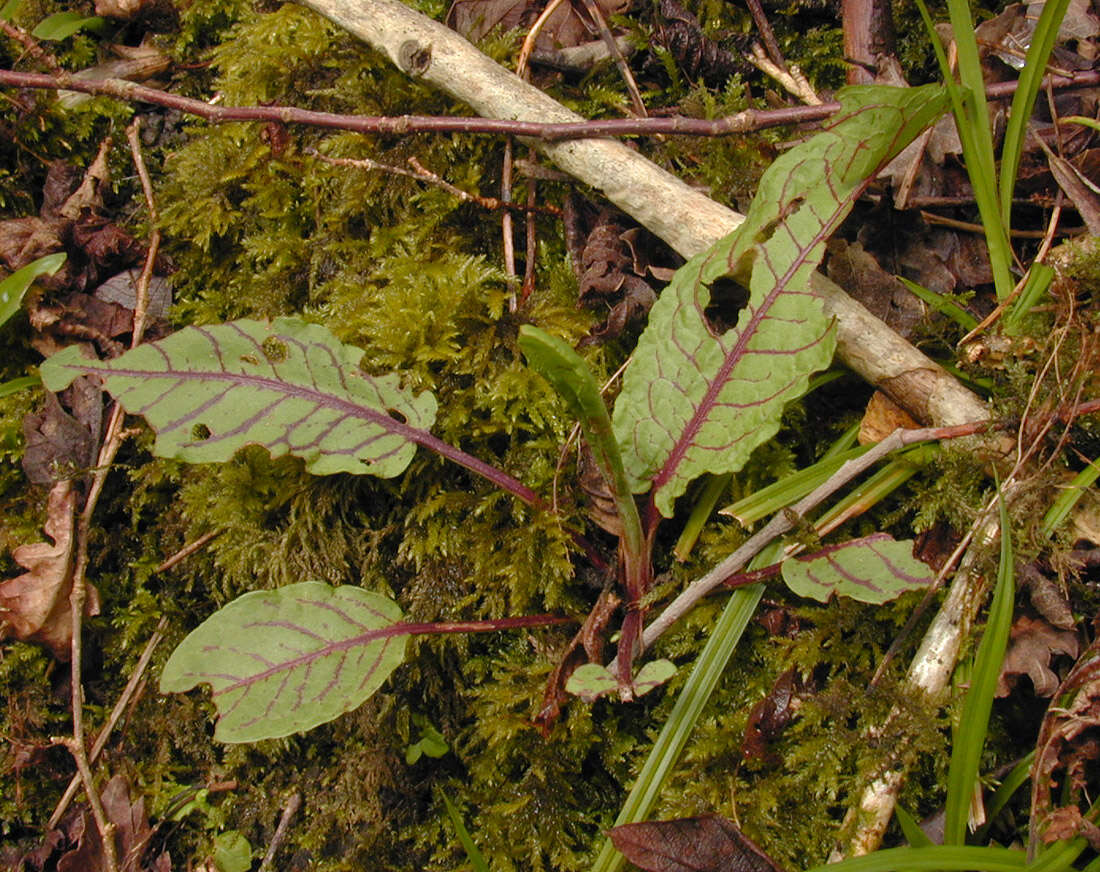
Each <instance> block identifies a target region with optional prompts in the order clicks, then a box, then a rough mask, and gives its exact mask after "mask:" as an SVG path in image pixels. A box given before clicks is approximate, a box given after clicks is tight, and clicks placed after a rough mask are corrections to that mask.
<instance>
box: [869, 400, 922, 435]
mask: <svg viewBox="0 0 1100 872" xmlns="http://www.w3.org/2000/svg"><path fill="white" fill-rule="evenodd" d="M899 427H902V428H904V429H906V430H916V429H919V428H920V423H919V422H918V421H917V420H916V419H915V418H914V417H913V416H912V415H910V414H909V413H908V412H907V411H905V409H903V408H902V407H901V406H899V405H898V404H897V403H895V402H894V401H893V400H891V399H890V398H889V397H888V396H887V395H886V394H884V393H883V392H882V391H875V392H874V394H873V395H872V396H871V399H870V401H869V402H868V403H867V409H866V410H865V411H864V412H863V419H862V420H861V421H860V422H859V444H860V445H870V444H872V443H874V442H880V441H881V440H883V439H885V438H886V437H887V436H889V435H890V434H891V433H893V432H894V431H895V430H897V429H898V428H899Z"/></svg>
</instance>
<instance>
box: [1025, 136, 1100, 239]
mask: <svg viewBox="0 0 1100 872" xmlns="http://www.w3.org/2000/svg"><path fill="white" fill-rule="evenodd" d="M1040 141H1041V140H1040ZM1043 148H1044V150H1045V151H1046V153H1047V161H1048V162H1049V163H1050V171H1051V173H1052V174H1053V175H1054V179H1055V181H1057V182H1058V187H1060V188H1061V189H1062V190H1063V191H1065V194H1066V196H1067V197H1069V199H1070V200H1071V201H1072V202H1073V205H1074V206H1075V207H1076V208H1077V213H1078V214H1079V215H1080V216H1081V220H1083V221H1084V222H1085V226H1086V227H1088V229H1089V234H1090V235H1092V236H1100V188H1098V187H1097V185H1096V183H1095V182H1093V181H1092V180H1091V179H1089V178H1087V177H1086V176H1085V174H1084V173H1082V172H1081V171H1080V170H1079V169H1077V167H1075V166H1074V165H1073V164H1071V163H1070V162H1069V161H1068V160H1066V159H1065V158H1062V157H1059V156H1058V155H1056V154H1054V152H1052V151H1050V150H1049V149H1048V148H1046V146H1045V145H1044V146H1043Z"/></svg>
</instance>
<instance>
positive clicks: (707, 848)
mask: <svg viewBox="0 0 1100 872" xmlns="http://www.w3.org/2000/svg"><path fill="white" fill-rule="evenodd" d="M608 835H609V836H610V837H611V842H612V844H614V845H615V847H616V848H618V849H619V851H621V852H622V854H623V856H624V857H626V858H627V859H628V860H629V861H630V862H631V863H633V864H634V865H635V866H637V867H638V868H640V869H645V870H646V872H782V869H781V867H780V866H779V865H778V864H777V863H776V862H775V861H774V860H772V859H771V857H769V856H768V855H767V854H765V853H764V852H763V851H762V850H760V848H758V847H757V846H756V845H754V844H753V843H752V841H751V840H750V839H749V838H748V837H747V836H745V835H744V834H742V833H741V831H740V830H739V829H737V827H736V826H734V825H733V822H732V821H729V820H727V819H726V818H724V817H721V816H719V815H702V816H700V817H693V818H680V819H678V820H671V821H647V822H645V823H640V824H623V825H622V826H618V827H614V828H613V829H611V830H610V831H608Z"/></svg>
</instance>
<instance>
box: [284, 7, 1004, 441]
mask: <svg viewBox="0 0 1100 872" xmlns="http://www.w3.org/2000/svg"><path fill="white" fill-rule="evenodd" d="M302 2H304V3H305V5H307V6H309V7H310V8H312V9H315V10H316V11H317V12H319V13H321V14H322V15H324V16H325V17H327V18H329V19H331V20H332V21H334V22H335V23H337V24H339V25H340V26H342V27H344V28H345V29H347V30H348V31H350V32H351V33H353V34H354V35H355V36H358V37H359V38H360V39H363V40H364V41H366V42H368V43H369V44H370V45H372V46H373V47H374V48H376V49H378V50H379V51H381V52H384V53H385V54H386V55H388V56H389V57H390V58H391V60H393V62H394V63H395V64H397V66H398V67H399V68H400V69H402V70H403V71H405V72H406V73H408V74H409V75H410V76H413V77H416V78H419V79H422V80H423V81H425V82H429V83H431V84H432V85H434V86H436V87H438V88H439V89H440V90H442V91H445V92H447V93H448V94H450V95H451V96H452V97H455V98H456V99H458V100H461V101H462V102H464V103H467V104H468V105H470V106H471V107H472V108H473V109H474V111H476V112H477V113H478V114H480V115H483V116H485V117H488V118H511V119H523V120H539V121H581V120H583V119H581V118H580V116H578V115H576V114H574V113H573V112H570V111H569V110H568V109H566V108H565V107H564V106H562V105H561V104H560V103H558V102H557V101H556V100H554V99H552V98H551V97H548V96H547V95H546V94H544V93H542V92H541V91H539V90H538V89H537V88H535V87H533V86H532V85H530V84H528V83H527V82H524V81H523V80H522V79H520V78H519V77H518V76H515V75H513V74H512V73H510V72H509V71H508V70H506V69H504V68H503V67H502V66H500V65H499V64H497V63H495V62H494V61H492V60H491V59H489V58H488V57H486V56H485V55H484V54H482V53H481V52H480V51H478V50H477V49H476V48H474V47H473V46H472V45H470V43H469V42H467V41H466V40H465V39H463V38H462V37H461V36H459V35H458V34H457V33H455V32H454V31H452V30H449V29H448V28H446V27H444V26H443V25H441V24H439V23H438V22H435V21H432V20H431V19H430V18H426V17H425V16H423V15H421V14H420V13H418V12H415V11H413V10H412V9H409V8H408V7H407V6H405V5H404V4H402V3H401V2H399V0H302ZM531 144H532V145H533V146H535V147H536V148H538V149H539V150H540V151H542V152H543V153H544V154H545V155H546V156H547V157H549V158H550V159H551V160H552V161H553V162H554V163H556V164H557V165H558V166H559V167H560V168H561V169H563V170H564V171H565V172H567V173H569V174H570V175H572V176H574V177H575V178H577V179H579V180H580V181H582V182H584V183H585V184H587V185H590V186H591V187H593V188H595V189H597V190H599V191H600V192H602V193H603V195H604V196H605V197H607V199H608V200H610V201H611V202H612V203H614V204H615V205H616V206H618V207H619V208H620V209H622V210H623V211H624V212H626V213H628V214H629V215H631V216H633V217H634V218H635V219H636V220H637V221H638V222H639V223H641V224H643V225H645V226H646V227H647V228H648V229H649V230H651V231H652V232H653V233H655V234H656V235H657V236H659V237H661V238H662V239H663V240H665V242H667V243H668V244H669V245H670V246H672V247H673V248H674V249H676V250H677V251H678V252H680V254H682V255H684V256H688V257H689V256H691V255H693V254H697V253H698V252H700V251H703V250H704V249H706V248H708V247H709V246H710V245H712V244H713V243H714V242H715V241H717V240H718V239H720V238H722V237H723V236H725V235H726V234H728V233H730V232H731V231H732V230H734V229H735V228H736V227H737V226H738V225H739V224H740V223H741V222H742V221H743V220H744V216H742V215H739V214H738V213H736V212H734V211H733V210H731V209H727V208H726V207H725V206H722V205H720V204H718V203H716V202H714V201H713V200H711V199H710V198H709V197H707V196H706V195H704V194H702V193H700V192H699V191H696V190H695V189H693V188H691V187H689V186H688V185H687V184H685V183H684V182H683V181H681V180H680V179H678V178H676V177H675V176H673V175H671V174H670V173H667V172H665V171H664V170H663V169H661V168H660V167H658V166H657V165H655V164H654V163H652V162H651V161H649V160H647V159H646V158H644V157H642V156H641V155H640V154H638V153H637V152H636V151H632V150H631V149H629V148H627V147H626V146H625V145H623V144H622V143H620V142H615V141H612V140H604V139H585V140H576V141H570V142H557V143H548V142H532V143H531ZM814 287H815V288H816V290H817V291H818V293H820V294H821V295H822V297H823V298H824V300H825V310H826V313H827V314H828V315H830V316H831V317H834V318H836V324H837V352H838V354H839V356H840V358H841V360H843V361H844V362H845V363H846V364H847V365H848V366H850V367H851V368H852V369H853V370H855V371H856V372H858V373H859V374H860V375H861V376H863V378H865V379H866V380H867V381H869V382H870V383H871V384H873V385H875V386H877V387H879V388H880V389H882V390H883V391H885V392H886V393H888V394H889V395H890V396H891V398H892V399H894V400H895V401H897V402H898V403H899V404H900V405H902V406H904V407H905V408H906V409H908V410H909V411H910V412H912V413H913V414H914V415H915V416H916V417H917V418H919V419H921V420H922V421H924V422H925V423H927V424H932V425H935V426H947V425H951V424H963V423H966V422H968V421H977V420H981V419H983V418H985V417H986V416H987V415H988V411H987V410H986V407H985V404H984V403H983V402H982V401H981V400H980V399H979V398H978V397H977V396H975V395H974V394H973V393H971V392H970V391H968V390H967V389H966V388H964V387H963V386H962V385H960V384H959V383H958V382H957V381H956V380H955V379H954V378H953V377H952V376H951V375H950V374H948V373H947V372H945V371H944V370H943V369H941V368H940V367H939V366H938V365H936V364H935V363H934V362H933V361H932V360H930V359H929V358H927V357H926V356H925V355H923V354H921V353H920V352H919V351H917V349H916V348H914V347H913V346H912V345H910V344H909V343H908V342H906V341H905V340H904V339H902V338H901V337H900V336H898V334H897V333H895V332H894V331H893V330H891V329H890V328H888V327H887V326H886V325H885V324H883V323H882V321H880V320H879V319H878V318H876V317H874V316H873V315H872V314H871V313H870V312H868V311H867V309H865V308H864V307H863V306H861V305H860V304H859V303H857V302H856V301H855V300H853V299H852V298H851V297H849V296H848V295H847V294H845V293H844V291H842V290H841V289H840V288H839V287H837V285H835V284H834V283H833V282H831V281H829V280H828V279H827V278H825V277H824V276H822V275H820V274H817V275H815V277H814Z"/></svg>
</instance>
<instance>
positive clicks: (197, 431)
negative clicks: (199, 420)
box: [191, 424, 214, 442]
mask: <svg viewBox="0 0 1100 872" xmlns="http://www.w3.org/2000/svg"><path fill="white" fill-rule="evenodd" d="M213 435H214V434H213V433H211V432H210V428H209V427H207V426H206V425H205V424H196V425H195V426H194V427H192V428H191V441H192V442H205V441H206V440H207V439H209V438H210V437H211V436H213Z"/></svg>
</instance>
